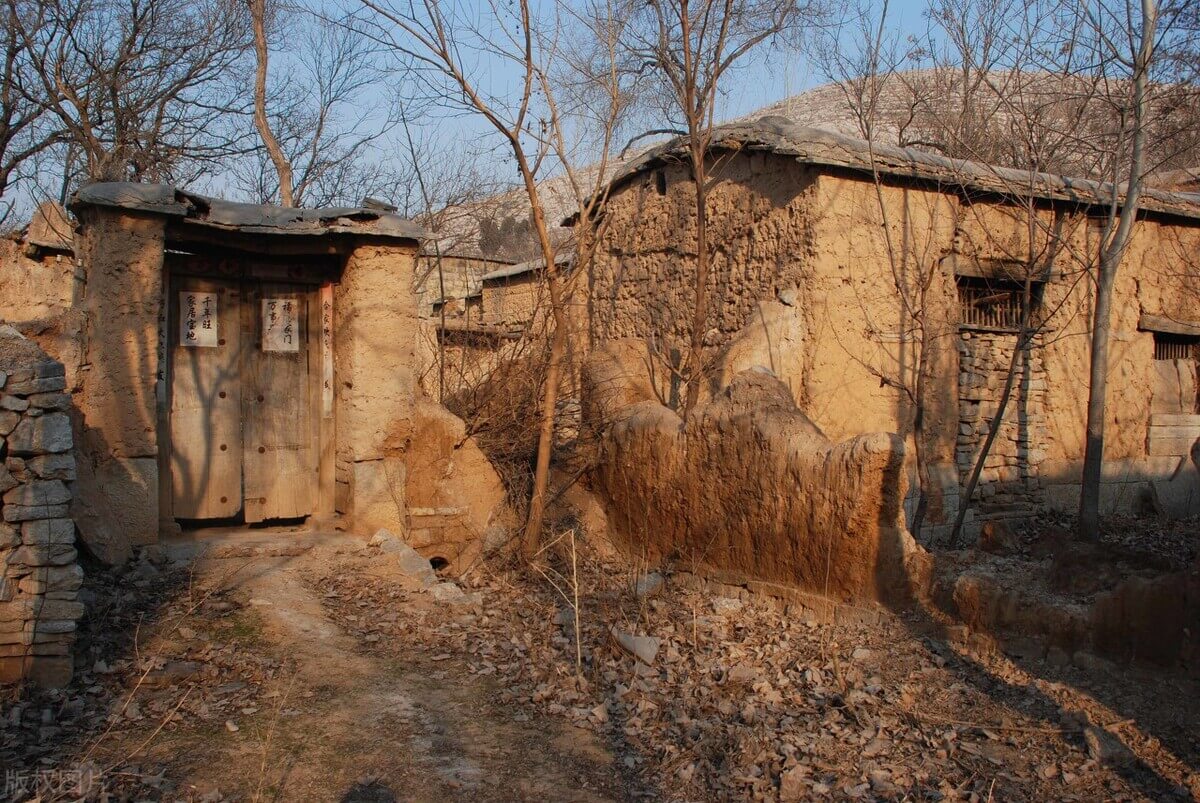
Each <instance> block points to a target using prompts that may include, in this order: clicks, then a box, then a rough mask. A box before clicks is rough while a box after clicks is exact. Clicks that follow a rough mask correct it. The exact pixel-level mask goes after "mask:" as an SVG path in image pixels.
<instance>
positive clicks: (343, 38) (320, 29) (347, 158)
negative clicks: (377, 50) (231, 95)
mask: <svg viewBox="0 0 1200 803" xmlns="http://www.w3.org/2000/svg"><path fill="white" fill-rule="evenodd" d="M247 3H248V5H249V9H250V18H251V23H252V26H253V28H254V50H255V62H256V68H257V69H256V73H255V85H254V125H255V129H256V131H257V132H258V135H259V138H260V139H261V140H262V143H263V148H262V149H261V150H258V151H256V152H255V153H253V154H252V155H251V157H250V158H249V159H246V160H243V163H242V164H241V165H239V167H238V169H237V170H236V171H235V174H236V180H237V181H238V183H239V184H240V185H241V186H242V188H243V189H244V190H247V191H249V192H250V193H251V194H252V195H254V196H256V197H258V198H260V199H261V200H262V201H263V202H272V201H276V200H278V202H279V203H281V204H282V205H283V206H305V205H307V206H320V205H329V204H333V203H347V202H350V201H355V202H356V201H358V200H359V199H361V198H362V196H363V194H365V193H369V192H372V191H374V189H375V188H376V187H377V186H379V185H380V184H381V183H384V182H387V181H388V178H387V177H388V175H389V174H390V173H391V172H393V171H394V168H393V167H391V166H389V165H388V164H386V163H385V160H384V159H383V158H382V155H379V154H376V153H374V152H373V147H374V146H375V145H376V144H377V143H378V142H379V140H380V139H381V138H382V137H383V136H384V135H385V134H387V132H388V131H390V130H391V129H392V128H393V126H394V125H395V124H396V122H397V116H396V114H395V113H394V109H393V105H394V104H393V103H392V102H391V99H390V97H389V93H388V92H387V91H386V90H385V91H382V92H380V91H379V87H382V86H384V85H385V84H384V81H383V78H384V77H385V74H384V71H383V70H382V69H380V67H379V65H378V59H377V57H376V55H375V54H374V53H373V52H372V47H371V44H370V42H369V41H368V40H367V39H366V38H365V37H363V36H362V35H361V34H360V33H359V32H358V31H357V30H355V28H354V27H353V26H352V25H347V24H343V21H341V20H339V19H337V18H333V17H329V16H326V15H324V13H321V12H310V11H308V10H306V9H304V8H302V7H296V6H290V5H284V4H276V3H274V2H267V0H247ZM272 39H275V40H278V41H282V40H286V41H288V42H289V43H290V47H289V50H290V51H291V56H290V58H289V59H288V60H287V62H286V63H284V64H283V66H282V69H275V70H271V71H269V70H268V65H269V64H270V62H269V57H270V45H271V40H272ZM372 90H375V91H376V95H375V96H373V97H372V96H369V95H368V93H369V92H371V91H372Z"/></svg>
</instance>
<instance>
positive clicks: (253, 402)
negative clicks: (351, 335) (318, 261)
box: [242, 283, 320, 523]
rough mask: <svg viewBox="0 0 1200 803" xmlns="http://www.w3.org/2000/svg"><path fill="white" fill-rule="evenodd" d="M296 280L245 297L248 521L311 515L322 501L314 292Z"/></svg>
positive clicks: (244, 425)
mask: <svg viewBox="0 0 1200 803" xmlns="http://www.w3.org/2000/svg"><path fill="white" fill-rule="evenodd" d="M310 292H311V291H308V290H306V289H305V288H302V287H299V286H296V285H286V284H269V283H264V284H261V285H258V286H256V287H254V288H253V289H251V290H250V291H249V292H248V293H247V294H246V303H245V305H244V306H243V317H242V321H243V329H242V334H243V337H244V338H245V339H246V340H247V342H250V343H253V344H254V347H253V348H246V349H245V357H244V359H243V366H242V436H243V458H242V462H243V472H244V475H245V501H246V505H245V519H246V522H247V523H252V522H257V521H264V520H266V519H292V518H300V517H302V516H307V515H309V514H311V513H312V512H313V510H314V509H315V505H316V501H317V477H318V466H317V461H316V450H315V448H314V444H313V425H312V418H311V415H312V411H311V396H312V386H311V384H310V383H311V382H312V381H315V380H319V378H320V373H319V371H315V370H314V369H313V367H312V366H311V365H310V362H311V360H312V355H313V349H311V348H310V343H309V316H308V310H309V302H310V299H309V295H310Z"/></svg>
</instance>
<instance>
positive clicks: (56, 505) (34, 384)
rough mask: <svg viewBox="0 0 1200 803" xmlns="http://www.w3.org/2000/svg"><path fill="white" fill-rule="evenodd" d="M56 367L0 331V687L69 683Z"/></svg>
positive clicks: (66, 541)
mask: <svg viewBox="0 0 1200 803" xmlns="http://www.w3.org/2000/svg"><path fill="white" fill-rule="evenodd" d="M70 407H71V396H70V395H69V394H68V393H67V392H66V376H65V372H64V370H63V365H62V363H60V362H58V361H57V360H54V359H51V358H50V357H47V356H46V354H45V353H44V352H43V351H41V349H39V348H38V347H37V346H36V345H34V344H33V343H32V342H31V341H28V340H26V339H25V338H23V337H21V336H20V335H19V334H17V333H16V332H15V331H14V330H12V329H11V328H9V327H6V326H3V325H0V458H3V460H2V462H0V566H2V567H3V575H2V576H0V682H13V681H17V680H20V679H22V678H29V679H31V680H33V681H34V682H37V683H39V684H41V685H46V686H61V685H65V684H66V683H67V682H68V681H69V680H70V678H71V672H72V647H73V644H74V640H75V627H76V622H77V621H78V620H79V618H80V617H81V616H82V615H83V605H82V604H81V603H80V602H79V600H78V595H79V588H80V586H81V584H82V582H83V571H82V569H81V568H80V566H79V563H78V561H77V554H76V551H75V524H74V522H73V521H72V519H71V517H70V513H69V509H70V503H71V487H70V483H71V482H72V481H73V480H74V479H75V458H74V457H73V456H72V454H71V446H72V434H71V420H70V417H69V416H68V410H69V409H70Z"/></svg>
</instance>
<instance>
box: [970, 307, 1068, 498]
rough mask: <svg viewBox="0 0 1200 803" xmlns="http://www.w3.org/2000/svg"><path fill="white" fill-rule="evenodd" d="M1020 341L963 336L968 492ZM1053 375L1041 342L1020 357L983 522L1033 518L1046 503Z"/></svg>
mask: <svg viewBox="0 0 1200 803" xmlns="http://www.w3.org/2000/svg"><path fill="white" fill-rule="evenodd" d="M1016 340H1017V338H1016V335H1014V334H1009V333H1004V332H987V331H975V330H972V331H968V330H964V331H962V332H961V333H960V335H959V342H958V351H959V375H958V386H959V391H958V395H959V402H958V404H959V429H958V438H957V443H956V448H955V463H956V467H957V469H958V474H959V481H960V484H961V487H962V488H964V489H965V488H966V485H967V482H968V480H969V479H970V476H971V471H972V469H973V468H974V466H975V461H976V460H977V459H978V456H979V452H980V450H981V449H982V448H983V443H984V441H985V440H986V438H987V435H988V431H989V429H990V427H991V423H992V418H993V417H994V416H995V414H996V410H997V409H998V408H999V405H1000V397H1001V395H1002V394H1003V392H1004V382H1005V379H1006V378H1007V375H1008V370H1009V366H1010V364H1011V361H1012V354H1013V349H1014V348H1015V347H1016ZM1045 395H1046V369H1045V364H1044V362H1043V359H1042V355H1041V349H1040V348H1039V344H1038V343H1037V342H1036V340H1035V342H1034V344H1033V346H1032V347H1031V348H1030V349H1029V350H1028V351H1027V352H1026V353H1025V354H1024V355H1022V357H1021V361H1020V362H1019V364H1018V368H1017V377H1016V380H1015V384H1014V385H1013V390H1012V394H1011V396H1010V398H1009V401H1008V405H1007V407H1006V409H1005V413H1004V418H1003V420H1002V422H1001V424H1000V431H999V433H998V434H997V436H996V439H995V441H994V442H993V444H992V448H991V450H990V451H989V452H988V456H987V459H986V460H985V461H984V464H983V471H982V473H981V474H980V476H979V486H978V488H976V490H975V502H974V505H973V511H972V513H973V514H974V515H973V517H972V518H973V519H974V520H975V521H976V522H982V521H990V520H997V519H1009V518H1026V517H1029V516H1031V515H1034V514H1035V513H1037V512H1038V510H1039V509H1040V507H1041V505H1042V501H1043V495H1042V481H1041V478H1040V467H1041V465H1042V463H1043V462H1044V461H1045V460H1046V451H1045V449H1044V446H1045V444H1046V439H1047V432H1046V416H1045Z"/></svg>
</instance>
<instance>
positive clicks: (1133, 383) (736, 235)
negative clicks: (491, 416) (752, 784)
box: [591, 153, 1200, 530]
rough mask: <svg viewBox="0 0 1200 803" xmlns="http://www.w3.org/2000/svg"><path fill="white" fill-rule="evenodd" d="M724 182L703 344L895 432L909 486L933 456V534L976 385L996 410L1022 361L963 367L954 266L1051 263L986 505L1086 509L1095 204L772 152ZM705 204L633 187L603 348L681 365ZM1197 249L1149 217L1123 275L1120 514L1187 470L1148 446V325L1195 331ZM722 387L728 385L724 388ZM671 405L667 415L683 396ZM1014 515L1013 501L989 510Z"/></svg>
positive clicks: (949, 494)
mask: <svg viewBox="0 0 1200 803" xmlns="http://www.w3.org/2000/svg"><path fill="white" fill-rule="evenodd" d="M713 170H714V171H715V172H714V175H718V176H719V177H720V181H719V183H718V184H717V185H716V186H715V188H714V190H713V192H712V194H711V196H710V207H709V217H710V221H711V235H710V237H711V240H710V241H711V242H712V243H713V244H714V246H713V248H714V257H713V262H712V280H711V282H710V285H709V293H710V298H711V299H712V315H711V316H710V318H709V321H708V325H709V329H708V330H707V331H706V332H705V333H704V342H705V344H706V345H707V346H708V347H709V349H710V355H709V356H710V359H711V361H712V363H720V360H721V356H722V351H723V350H728V351H729V353H730V355H731V356H732V355H733V352H734V351H737V350H739V349H740V350H741V351H742V357H741V358H739V359H740V366H741V367H749V365H751V364H754V363H755V361H757V362H758V363H759V364H763V365H766V366H768V367H770V368H771V369H772V370H773V371H774V372H775V373H776V374H777V375H778V377H779V378H780V380H781V381H782V382H783V383H784V384H785V385H787V387H788V388H789V390H790V391H791V394H792V397H793V399H794V400H795V401H796V403H797V404H798V406H799V407H800V408H801V409H803V410H804V411H805V413H806V414H807V415H808V416H809V417H810V418H811V419H812V420H813V421H814V423H816V424H817V425H818V426H820V427H821V429H822V430H823V431H824V432H826V433H827V434H828V435H829V436H830V437H831V438H834V439H842V438H847V437H851V436H854V435H857V434H860V433H864V432H870V431H889V432H897V433H899V434H900V435H901V436H902V437H904V438H905V440H906V443H907V446H908V449H907V455H908V460H909V467H908V478H909V480H910V487H912V486H915V484H916V482H917V479H918V473H917V470H916V458H917V455H918V454H920V455H921V460H922V461H923V463H924V465H925V467H926V472H927V478H926V481H927V488H928V490H929V491H930V494H929V497H928V500H927V501H928V503H929V509H928V510H927V511H926V518H925V524H926V525H927V526H930V525H932V526H933V527H935V528H941V529H942V530H945V529H947V528H948V525H949V522H951V521H953V518H954V515H955V513H956V512H957V508H958V503H959V493H960V487H961V481H962V476H963V473H964V465H966V464H967V463H969V462H970V454H971V450H972V447H973V445H974V442H975V441H976V440H977V437H976V436H977V435H978V434H979V431H980V427H981V425H983V426H986V425H985V424H984V418H986V414H985V413H984V412H981V411H980V410H975V409H967V408H970V407H971V405H966V406H965V407H964V405H963V402H964V401H968V402H969V401H980V400H979V399H974V400H973V399H970V398H968V397H969V396H972V395H978V393H976V392H975V391H974V390H973V389H972V387H970V386H969V385H971V384H972V383H977V382H980V381H982V382H984V383H985V385H984V387H986V389H987V390H988V395H989V398H991V397H993V396H996V395H998V389H999V385H998V382H1002V380H1003V374H1004V372H1005V371H1006V369H1007V366H1000V364H999V363H1000V362H1001V361H1002V358H1003V355H1004V352H1005V351H1006V350H1010V349H1011V343H1012V342H1013V340H1014V338H1013V336H1012V335H1011V334H1004V333H996V332H991V333H987V334H985V336H984V339H985V340H988V341H989V342H991V343H992V345H993V348H992V349H991V352H990V353H988V354H982V353H979V354H977V353H976V349H975V348H974V347H975V346H976V345H977V344H976V343H971V344H970V348H967V349H966V350H967V351H968V352H970V353H969V354H968V355H967V356H968V357H969V358H970V359H969V360H968V361H967V364H961V363H960V353H961V352H962V351H963V349H964V345H965V341H964V339H963V338H962V331H960V326H959V323H960V312H959V299H958V290H957V287H956V279H955V272H956V263H955V261H954V260H955V259H956V258H957V259H965V260H968V261H977V262H983V263H990V264H993V265H994V264H997V263H1009V264H1013V263H1016V264H1020V263H1022V262H1024V261H1025V260H1028V259H1030V258H1033V259H1035V260H1036V261H1037V263H1038V264H1039V265H1042V264H1049V265H1050V267H1052V269H1053V270H1052V272H1051V273H1050V274H1049V275H1050V280H1049V281H1048V282H1047V284H1046V288H1045V292H1044V294H1043V295H1042V300H1041V305H1040V306H1041V309H1042V310H1043V311H1044V312H1045V313H1046V314H1047V315H1049V316H1050V320H1049V321H1048V323H1047V325H1046V333H1045V336H1044V337H1043V338H1042V340H1041V341H1040V343H1041V345H1039V346H1037V347H1036V350H1037V351H1038V354H1037V355H1031V357H1032V358H1031V359H1030V360H1029V361H1028V364H1027V366H1026V365H1023V366H1022V368H1021V370H1022V372H1023V374H1028V376H1023V377H1022V381H1021V382H1020V383H1019V384H1018V388H1017V392H1016V394H1015V398H1014V403H1013V404H1012V405H1011V407H1010V411H1009V413H1008V415H1007V416H1006V419H1005V422H1006V423H1005V426H1006V427H1009V428H1010V429H1012V430H1013V432H1012V433H1011V435H1012V437H1010V438H1008V440H1006V441H1005V443H1003V444H1002V445H1001V449H1002V450H1004V452H1005V453H1004V454H1002V455H1001V458H1000V462H999V463H997V462H996V461H995V460H994V461H993V464H992V465H990V466H989V467H988V468H989V471H988V473H987V475H986V476H985V478H984V482H983V485H982V487H981V489H980V492H981V493H991V494H992V496H989V497H988V498H989V499H991V498H994V497H995V496H996V495H1000V494H1008V495H1011V496H1012V499H1011V500H1010V501H1011V504H1012V506H1013V507H1012V510H1011V511H1002V512H1017V513H1020V512H1022V510H1023V511H1025V513H1026V514H1027V512H1028V509H1029V508H1030V507H1041V506H1046V505H1049V506H1052V507H1060V508H1062V509H1065V510H1073V509H1074V507H1075V506H1076V505H1077V504H1078V489H1079V485H1078V477H1079V476H1080V471H1081V463H1082V456H1083V430H1084V419H1085V411H1086V399H1087V383H1086V381H1082V380H1083V379H1085V378H1086V376H1087V362H1088V354H1089V343H1088V336H1087V333H1088V331H1089V328H1090V311H1091V306H1092V299H1091V288H1092V286H1093V282H1092V281H1091V280H1090V279H1089V278H1088V272H1089V271H1090V270H1094V265H1093V264H1091V255H1092V254H1094V253H1095V246H1096V243H1095V236H1096V234H1097V231H1096V227H1095V226H1094V225H1090V224H1089V222H1088V219H1087V217H1086V215H1085V214H1084V212H1083V211H1082V210H1080V209H1077V208H1069V207H1061V208H1058V209H1053V208H1050V207H1048V206H1044V205H1043V206H1042V207H1038V208H1037V209H1036V210H1035V211H1034V215H1033V219H1032V225H1031V219H1030V215H1029V213H1028V210H1027V209H1026V207H1024V206H1022V205H1021V204H1015V203H1004V202H1002V201H1000V200H997V199H995V198H973V197H965V196H962V195H960V194H959V193H956V192H952V191H949V190H948V189H946V188H941V189H939V188H937V187H932V186H927V187H915V186H911V185H906V184H905V183H904V182H903V181H901V180H886V181H884V182H883V183H882V184H880V185H878V186H877V185H876V184H875V182H873V181H872V180H871V179H870V177H869V176H866V175H862V174H854V173H850V172H846V171H837V170H834V169H829V168H814V167H812V166H805V165H801V164H798V163H797V162H796V161H794V160H792V159H789V158H785V157H781V156H774V155H770V154H762V153H742V154H738V155H728V154H726V155H723V156H722V157H721V158H720V159H718V160H716V161H715V162H714V166H713ZM910 184H911V183H910ZM693 197H694V195H693V188H692V185H691V183H690V181H689V179H688V177H687V174H686V171H685V170H684V169H683V168H681V167H671V166H667V167H663V168H660V169H658V170H655V171H648V172H646V173H644V174H641V175H638V176H635V177H633V178H632V179H631V180H630V181H629V182H628V183H625V184H623V185H621V186H620V187H618V188H617V189H616V190H615V191H614V193H613V195H612V197H611V199H610V201H609V204H608V207H607V210H606V221H607V229H606V230H605V234H604V237H603V239H602V242H601V245H600V252H599V255H598V258H597V264H596V266H595V277H594V284H593V290H592V298H591V306H592V309H593V320H592V323H591V327H592V330H591V334H592V336H593V337H594V338H595V339H596V341H597V342H604V341H607V340H611V339H614V338H621V337H638V338H642V339H644V340H645V341H646V343H647V344H648V345H649V350H648V354H649V358H650V359H651V360H653V361H656V362H657V363H658V369H657V370H658V373H659V374H664V375H665V374H669V372H670V365H671V361H672V359H676V360H678V359H681V358H682V356H683V355H684V354H686V350H687V342H688V338H689V336H690V320H691V310H692V299H693V297H694V286H693V277H694V275H695V272H694V268H695V245H694V243H695V226H694V220H693V218H694V211H693V210H692V204H693ZM1054 240H1057V241H1058V246H1057V248H1053V247H1051V246H1050V243H1051V241H1054ZM1198 255H1200V228H1198V227H1197V225H1196V224H1195V223H1194V222H1192V221H1187V220H1182V219H1173V220H1165V219H1148V220H1144V221H1141V222H1140V223H1139V225H1138V228H1137V229H1136V230H1135V235H1134V240H1133V243H1132V245H1131V248H1130V250H1129V253H1128V255H1127V257H1126V260H1125V262H1124V264H1123V265H1122V267H1121V271H1120V274H1119V277H1118V283H1117V290H1116V292H1117V299H1118V301H1117V304H1116V305H1115V311H1114V319H1113V340H1112V348H1111V352H1112V364H1111V367H1110V380H1109V403H1108V411H1109V421H1108V424H1107V439H1108V442H1107V443H1106V449H1105V453H1106V465H1105V473H1104V489H1103V491H1104V497H1105V503H1106V506H1107V507H1108V508H1110V509H1113V508H1124V509H1137V508H1138V507H1140V506H1141V505H1143V504H1144V503H1145V496H1146V495H1147V493H1148V489H1149V484H1148V481H1149V480H1152V479H1162V478H1164V477H1166V476H1169V475H1170V473H1171V472H1172V471H1173V470H1174V468H1175V466H1176V465H1178V462H1179V461H1178V458H1177V457H1176V458H1163V457H1157V456H1151V455H1149V454H1148V451H1147V443H1146V441H1147V428H1148V426H1149V415H1150V412H1151V404H1152V392H1151V391H1152V388H1153V387H1154V385H1155V377H1156V375H1157V373H1158V369H1157V368H1156V367H1155V364H1154V359H1153V349H1154V345H1153V344H1154V335H1153V334H1152V333H1151V332H1149V331H1143V330H1142V329H1139V320H1140V317H1141V316H1142V315H1143V314H1151V315H1161V316H1164V317H1167V318H1170V319H1172V320H1179V321H1193V322H1195V321H1197V319H1200V313H1198V312H1196V310H1197V309H1200V256H1198ZM764 305H767V306H764ZM784 308H786V309H784ZM781 310H782V311H781ZM785 318H787V319H788V320H784V319H785ZM756 329H757V330H759V334H757V335H756V334H754V330H756ZM777 335H783V337H784V339H783V340H780V339H779V337H778V336H777ZM785 346H786V347H785ZM980 368H984V369H986V370H982V371H981V370H977V369H980ZM981 377H982V379H981ZM710 381H711V384H714V385H718V386H719V385H720V383H721V382H722V381H728V376H727V375H726V376H723V377H722V376H721V375H719V374H717V375H715V376H712V377H710ZM964 383H965V384H964ZM709 389H710V388H706V390H709ZM964 390H965V391H966V392H965V393H963V392H962V391H964ZM992 391H997V392H996V393H993V392H992ZM663 401H664V403H667V404H668V405H670V402H671V394H670V390H669V389H668V391H667V392H666V393H665V394H664V395H663ZM918 411H920V412H921V420H922V423H923V434H920V435H919V434H918V432H917V424H916V422H917V420H918V416H917V413H918ZM964 428H969V429H970V430H971V431H970V432H966V431H964ZM1034 429H1037V430H1038V431H1037V432H1036V433H1034V431H1033V430H1034ZM1022 432H1023V433H1024V434H1022ZM1034 435H1036V437H1034ZM1008 441H1011V443H1009V442H1008ZM1008 452H1012V454H1009V453H1008ZM1002 469H1003V470H1002ZM1018 485H1019V486H1020V487H1018ZM992 486H995V487H992ZM1001 486H1003V487H1001ZM989 488H991V490H990V491H989V490H987V489H989ZM993 492H994V493H993ZM913 501H914V500H913V499H912V498H910V514H911V513H912V508H911V504H912V502H913ZM1001 505H1009V501H1004V502H1000V503H994V504H993V505H992V507H993V508H995V509H996V510H999V508H1000V506H1001ZM1018 508H1020V510H1018Z"/></svg>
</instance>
